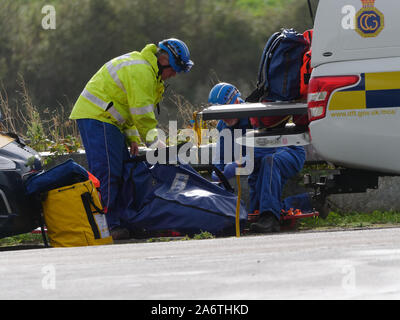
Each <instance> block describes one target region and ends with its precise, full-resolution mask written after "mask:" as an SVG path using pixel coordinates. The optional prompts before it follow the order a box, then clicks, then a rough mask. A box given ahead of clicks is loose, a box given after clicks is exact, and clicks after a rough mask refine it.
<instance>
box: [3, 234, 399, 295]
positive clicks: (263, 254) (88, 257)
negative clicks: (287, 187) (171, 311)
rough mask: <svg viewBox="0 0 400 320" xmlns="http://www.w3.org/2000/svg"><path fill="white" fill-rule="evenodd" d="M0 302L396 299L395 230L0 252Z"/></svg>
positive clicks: (397, 240) (396, 238) (396, 258)
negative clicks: (35, 300)
mask: <svg viewBox="0 0 400 320" xmlns="http://www.w3.org/2000/svg"><path fill="white" fill-rule="evenodd" d="M0 257H1V258H0V298H1V299H107V300H108V299H135V300H160V301H161V300H166V299H168V300H169V299H178V300H181V299H185V300H186V299H195V300H197V299H201V300H204V299H205V300H209V299H211V300H214V299H216V300H220V299H223V300H231V299H247V300H252V299H254V300H258V299H399V298H400V272H399V269H400V229H399V228H386V229H370V230H355V231H354V230H353V231H335V232H300V233H299V232H297V233H280V234H272V235H263V236H246V237H241V238H235V237H231V238H222V239H208V240H189V241H172V242H156V243H128V244H114V245H108V246H97V247H80V248H48V249H47V248H46V249H35V250H18V251H4V252H0Z"/></svg>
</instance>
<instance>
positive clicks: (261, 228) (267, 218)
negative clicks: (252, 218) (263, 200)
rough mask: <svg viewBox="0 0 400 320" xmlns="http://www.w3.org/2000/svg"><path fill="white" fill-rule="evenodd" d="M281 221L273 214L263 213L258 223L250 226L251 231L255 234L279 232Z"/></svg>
mask: <svg viewBox="0 0 400 320" xmlns="http://www.w3.org/2000/svg"><path fill="white" fill-rule="evenodd" d="M280 229H281V227H280V223H279V220H278V219H277V218H276V216H275V215H274V214H273V213H272V212H268V211H267V212H263V213H261V214H260V218H259V219H258V221H257V222H255V223H252V224H251V225H250V231H251V232H255V233H270V232H279V231H280Z"/></svg>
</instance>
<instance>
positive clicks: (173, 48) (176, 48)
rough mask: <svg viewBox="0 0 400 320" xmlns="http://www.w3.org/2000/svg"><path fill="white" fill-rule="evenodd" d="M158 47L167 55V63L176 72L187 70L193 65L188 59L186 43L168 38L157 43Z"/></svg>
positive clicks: (188, 53)
mask: <svg viewBox="0 0 400 320" xmlns="http://www.w3.org/2000/svg"><path fill="white" fill-rule="evenodd" d="M158 47H159V48H160V49H163V50H165V51H166V52H167V53H168V55H169V64H170V65H171V67H172V68H173V69H174V70H175V71H176V72H177V73H179V72H189V70H190V69H191V68H192V66H193V65H194V63H193V61H192V60H190V52H189V49H188V47H187V46H186V44H185V43H184V42H183V41H181V40H178V39H175V38H170V39H165V40H163V41H160V42H159V43H158Z"/></svg>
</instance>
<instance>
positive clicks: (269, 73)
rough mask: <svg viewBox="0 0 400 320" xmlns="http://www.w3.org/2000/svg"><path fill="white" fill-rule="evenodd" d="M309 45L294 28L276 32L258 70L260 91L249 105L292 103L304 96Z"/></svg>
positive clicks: (264, 51)
mask: <svg viewBox="0 0 400 320" xmlns="http://www.w3.org/2000/svg"><path fill="white" fill-rule="evenodd" d="M308 50H309V43H308V42H307V40H306V39H305V37H304V36H303V34H301V33H299V32H297V31H296V30H294V29H282V31H280V32H275V33H274V34H273V35H272V36H271V37H270V38H269V39H268V41H267V43H266V45H265V47H264V50H263V53H262V55H261V61H260V65H259V68H258V79H257V88H256V89H255V90H254V91H253V93H252V94H251V95H250V96H249V97H248V98H247V99H246V102H259V101H261V100H267V101H291V100H296V99H298V98H299V97H300V68H301V66H302V64H303V56H304V54H305V53H306V52H307V51H308Z"/></svg>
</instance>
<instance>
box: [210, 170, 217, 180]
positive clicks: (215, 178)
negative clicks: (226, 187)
mask: <svg viewBox="0 0 400 320" xmlns="http://www.w3.org/2000/svg"><path fill="white" fill-rule="evenodd" d="M211 180H212V181H215V182H219V178H218V176H217V174H216V173H215V171H213V172H212V173H211Z"/></svg>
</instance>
